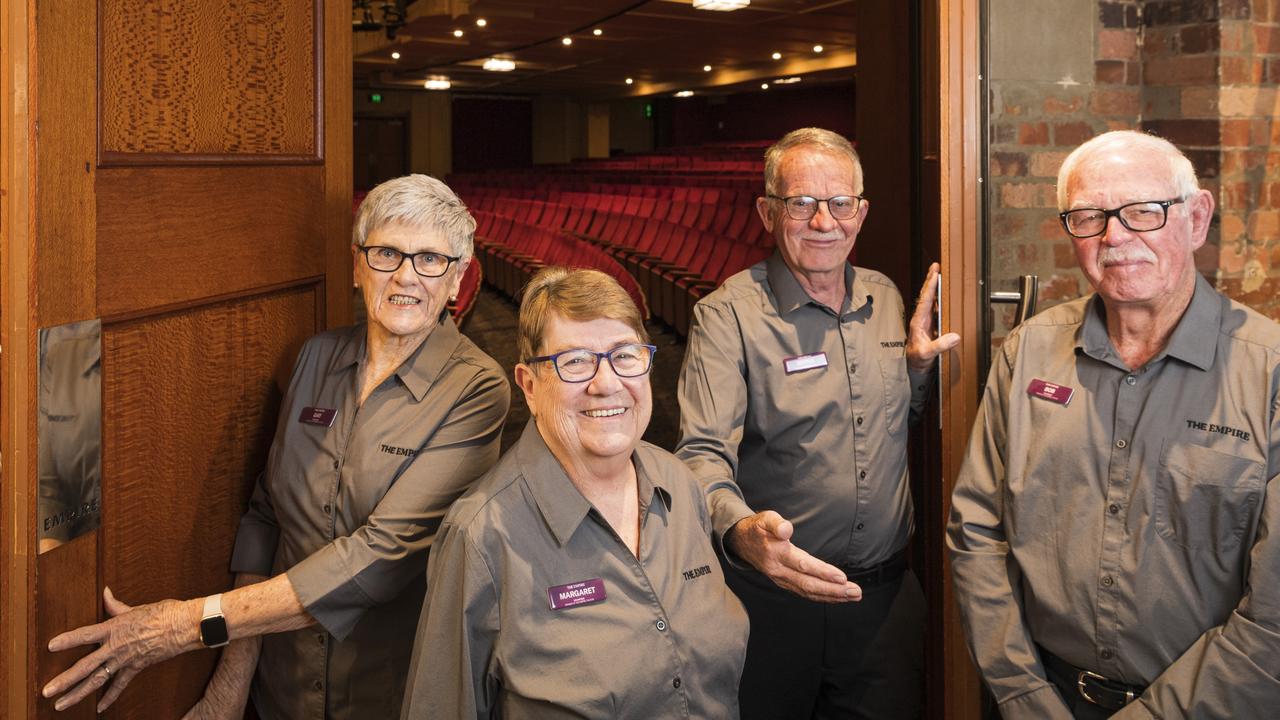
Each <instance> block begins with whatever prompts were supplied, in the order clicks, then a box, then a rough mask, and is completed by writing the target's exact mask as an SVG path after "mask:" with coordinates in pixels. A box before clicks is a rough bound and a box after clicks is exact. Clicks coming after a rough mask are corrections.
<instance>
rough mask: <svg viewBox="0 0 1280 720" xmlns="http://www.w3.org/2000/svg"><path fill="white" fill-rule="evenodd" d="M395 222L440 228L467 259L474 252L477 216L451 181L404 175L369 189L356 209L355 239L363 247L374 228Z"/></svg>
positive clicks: (451, 247) (451, 248)
mask: <svg viewBox="0 0 1280 720" xmlns="http://www.w3.org/2000/svg"><path fill="white" fill-rule="evenodd" d="M392 224H400V225H407V226H409V227H420V228H425V229H428V230H434V231H436V232H439V233H440V234H442V235H444V237H445V239H446V240H447V241H448V243H449V252H451V253H453V254H454V255H456V256H458V257H460V258H462V259H464V260H466V259H468V258H470V257H471V255H472V253H473V252H474V250H473V243H474V239H475V235H476V220H475V218H473V217H471V213H470V212H468V211H467V206H466V205H464V204H463V202H462V200H460V199H459V198H458V196H457V195H456V194H455V193H454V192H453V190H450V189H449V186H448V185H445V184H444V183H442V182H440V181H439V180H437V179H435V178H433V177H431V176H430V175H405V176H404V177H398V178H396V179H394V180H388V181H386V182H384V183H382V184H381V185H379V186H377V187H375V188H374V189H372V190H370V191H369V194H368V195H366V196H365V198H364V201H363V202H361V203H360V210H359V211H357V212H356V220H355V224H354V226H353V227H352V228H351V239H352V242H354V243H355V244H356V245H358V246H360V247H364V244H365V241H366V240H368V239H369V236H370V235H372V234H373V232H374V231H375V230H377V229H379V228H381V227H382V226H384V225H392Z"/></svg>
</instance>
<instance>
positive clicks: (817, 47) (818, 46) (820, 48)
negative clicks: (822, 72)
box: [813, 45, 822, 52]
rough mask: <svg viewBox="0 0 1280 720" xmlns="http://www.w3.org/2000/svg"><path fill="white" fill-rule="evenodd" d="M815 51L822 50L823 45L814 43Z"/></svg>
mask: <svg viewBox="0 0 1280 720" xmlns="http://www.w3.org/2000/svg"><path fill="white" fill-rule="evenodd" d="M813 51H814V52H822V46H821V45H814V46H813Z"/></svg>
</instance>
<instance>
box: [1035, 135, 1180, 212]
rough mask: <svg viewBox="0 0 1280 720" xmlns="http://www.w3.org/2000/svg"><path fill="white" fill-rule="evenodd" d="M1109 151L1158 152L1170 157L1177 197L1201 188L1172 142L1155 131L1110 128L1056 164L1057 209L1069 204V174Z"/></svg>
mask: <svg viewBox="0 0 1280 720" xmlns="http://www.w3.org/2000/svg"><path fill="white" fill-rule="evenodd" d="M1108 153H1113V154H1118V153H1123V154H1126V155H1128V154H1132V155H1137V154H1141V153H1150V154H1153V155H1159V156H1161V157H1164V158H1165V159H1167V160H1168V161H1169V179H1171V180H1172V181H1173V186H1174V192H1176V193H1177V194H1178V197H1182V198H1186V197H1190V196H1191V195H1193V194H1195V192H1196V191H1198V190H1199V189H1200V182H1199V181H1198V180H1197V179H1196V170H1195V168H1194V167H1192V166H1191V161H1190V160H1188V159H1187V156H1186V155H1183V154H1182V151H1181V150H1179V149H1178V148H1177V147H1176V146H1174V144H1173V143H1171V142H1169V141H1168V140H1165V139H1164V138H1162V137H1159V136H1157V135H1151V134H1148V133H1140V132H1135V131H1133V130H1113V131H1111V132H1105V133H1102V134H1101V135H1097V136H1095V137H1094V138H1092V139H1091V140H1087V141H1085V143H1084V144H1083V145H1081V146H1080V147H1078V148H1076V149H1075V150H1072V151H1071V154H1070V155H1068V156H1067V159H1066V160H1063V161H1062V167H1061V168H1058V210H1059V211H1065V210H1068V209H1069V208H1068V207H1067V203H1068V202H1070V199H1069V198H1068V197H1067V184H1068V183H1069V182H1071V176H1072V175H1074V174H1075V173H1076V171H1078V170H1079V169H1080V168H1081V167H1083V166H1085V165H1087V164H1088V163H1090V162H1093V161H1094V160H1095V159H1097V158H1100V157H1102V156H1103V155H1106V154H1108Z"/></svg>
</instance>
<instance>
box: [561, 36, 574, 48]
mask: <svg viewBox="0 0 1280 720" xmlns="http://www.w3.org/2000/svg"><path fill="white" fill-rule="evenodd" d="M560 44H561V45H564V46H565V47H568V46H569V45H572V44H573V38H571V37H567V38H560Z"/></svg>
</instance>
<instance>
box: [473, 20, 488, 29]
mask: <svg viewBox="0 0 1280 720" xmlns="http://www.w3.org/2000/svg"><path fill="white" fill-rule="evenodd" d="M488 24H489V21H488V20H485V19H484V18H476V27H484V26H485V25H488Z"/></svg>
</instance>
